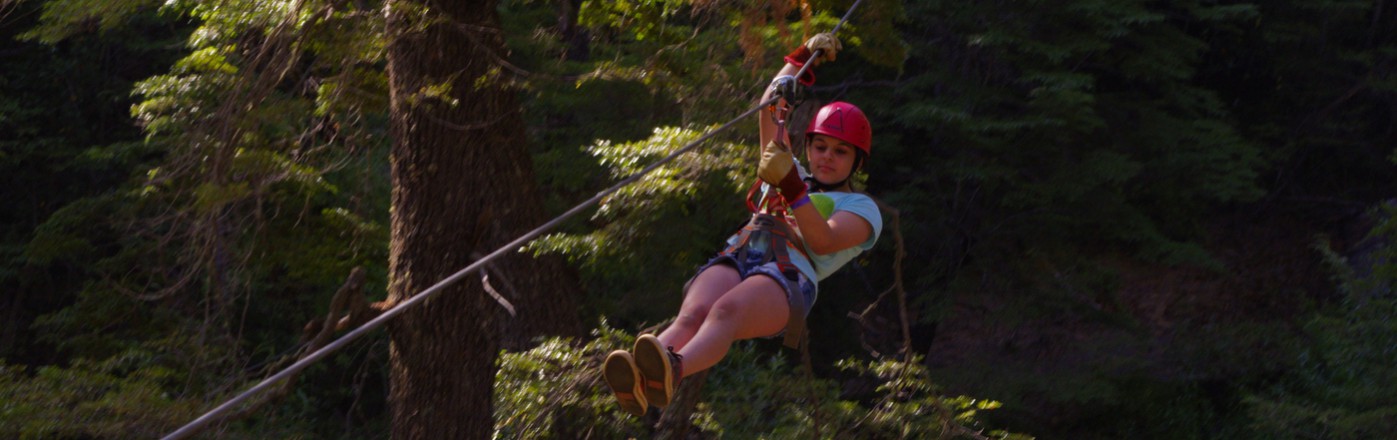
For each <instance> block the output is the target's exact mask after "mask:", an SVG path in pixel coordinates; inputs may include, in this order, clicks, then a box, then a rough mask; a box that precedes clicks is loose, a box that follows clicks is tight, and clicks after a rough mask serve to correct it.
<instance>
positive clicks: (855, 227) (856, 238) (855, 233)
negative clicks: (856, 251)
mask: <svg viewBox="0 0 1397 440" xmlns="http://www.w3.org/2000/svg"><path fill="white" fill-rule="evenodd" d="M794 214H795V218H796V224H798V225H800V235H801V236H802V237H804V238H805V247H806V248H808V249H810V252H814V253H816V254H820V255H828V254H832V253H835V252H839V251H842V250H845V249H848V248H851V247H854V246H858V245H859V244H861V243H863V242H865V241H868V238H869V237H872V236H873V225H871V224H869V223H868V220H866V219H864V218H863V217H860V216H859V215H858V214H854V213H852V212H849V211H835V212H834V214H833V215H831V216H830V217H829V220H825V218H824V217H822V216H820V211H819V210H817V209H815V204H814V203H805V204H803V205H801V206H799V207H797V208H796V209H795V210H794Z"/></svg>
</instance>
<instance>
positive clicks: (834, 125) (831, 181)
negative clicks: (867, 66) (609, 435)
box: [603, 34, 883, 416]
mask: <svg viewBox="0 0 1397 440" xmlns="http://www.w3.org/2000/svg"><path fill="white" fill-rule="evenodd" d="M840 48H841V46H840V43H839V40H837V39H835V38H834V36H833V35H831V34H819V35H816V36H815V37H813V38H811V39H810V40H809V41H807V42H806V43H805V44H804V45H802V46H801V47H800V48H798V49H796V50H795V51H794V52H792V53H791V54H790V55H787V56H786V58H785V60H786V65H785V66H784V67H782V68H781V71H780V72H779V73H777V75H776V78H775V79H774V80H773V82H772V87H771V88H769V89H768V90H767V91H766V93H765V94H764V95H763V96H762V100H761V101H760V102H766V100H768V99H770V98H771V97H772V96H773V93H775V92H776V91H778V90H780V89H782V88H791V87H794V84H793V82H794V81H795V79H794V78H792V77H791V75H794V74H795V73H796V72H798V71H799V70H800V68H801V66H803V65H804V63H806V62H810V61H813V62H815V63H817V64H818V63H819V62H821V61H833V60H834V58H835V52H836V51H838V50H839V49H840ZM816 51H819V55H820V56H819V57H818V58H816V59H814V60H812V59H811V58H812V56H811V54H812V53H815V52H816ZM800 81H801V82H802V83H805V84H807V85H808V84H810V83H812V82H813V74H812V75H807V76H806V77H803V78H801V80H800ZM783 96H789V95H783ZM761 113H762V114H761V145H764V146H765V147H764V148H763V150H762V160H761V164H760V165H759V167H758V175H759V176H760V177H761V179H762V180H763V181H764V182H765V183H766V184H765V185H764V187H763V189H765V190H776V189H779V191H780V197H781V198H782V199H784V202H785V205H786V207H787V208H786V213H787V214H786V215H785V216H784V220H785V222H778V223H783V224H780V225H777V227H778V228H780V227H781V226H786V227H787V228H788V229H787V228H781V229H784V230H783V231H781V232H783V234H780V235H782V236H783V237H785V238H787V239H788V240H778V241H768V240H769V239H768V238H767V237H769V236H770V235H771V234H753V235H750V236H749V235H748V234H745V233H740V234H735V235H734V236H733V237H731V238H729V239H728V244H729V247H728V250H727V251H724V252H723V253H721V254H719V255H718V256H717V257H714V258H713V259H712V260H710V261H709V262H708V263H707V264H706V265H704V266H703V267H702V268H700V269H699V271H698V273H697V274H696V275H694V277H693V278H692V279H691V280H690V281H689V282H688V284H686V285H685V296H684V302H683V305H682V306H681V307H680V310H679V314H678V315H677V316H676V317H675V319H674V323H673V324H671V325H670V326H669V327H668V328H666V329H665V330H664V331H663V332H661V333H660V334H659V335H658V336H657V335H651V334H646V335H641V336H640V337H639V338H637V340H636V343H635V347H634V348H633V349H632V351H629V352H628V351H626V350H616V351H614V352H612V353H611V354H610V355H608V356H607V358H606V361H605V363H604V364H603V376H604V377H605V378H606V381H607V384H608V385H610V386H611V389H612V392H613V393H614V394H615V395H616V400H617V402H618V403H619V405H620V407H621V408H622V409H623V410H625V411H626V412H629V413H631V414H635V415H636V416H641V415H644V414H645V411H646V410H647V409H648V407H649V405H655V406H657V407H660V408H663V407H665V406H666V405H668V404H669V402H670V400H671V399H672V398H673V396H674V393H675V390H676V389H677V388H678V386H679V381H680V379H682V378H684V377H685V376H687V375H691V374H694V373H697V372H700V371H703V370H705V369H708V368H709V367H712V366H713V365H714V364H717V363H718V361H719V360H721V359H722V358H723V356H725V355H726V354H727V352H728V349H729V348H730V347H731V346H732V343H733V342H734V341H738V340H744V339H753V338H760V337H771V336H777V335H780V334H781V333H782V332H783V330H784V329H786V326H787V322H788V321H789V320H790V319H791V318H792V316H791V315H792V314H793V313H800V314H801V315H800V316H798V317H797V318H798V319H802V320H803V318H804V315H805V314H808V313H809V311H810V305H811V304H813V303H814V302H815V297H816V286H815V281H817V280H820V279H824V278H825V277H826V276H828V275H829V274H831V273H833V272H834V271H836V270H838V269H839V268H840V267H842V266H843V265H844V264H845V263H848V262H849V261H850V260H852V259H853V258H854V257H856V256H858V254H859V253H861V252H862V251H864V250H867V249H870V248H872V247H873V244H874V242H875V241H877V239H878V234H879V232H881V230H882V227H883V220H882V215H881V214H879V212H878V207H877V205H876V204H875V203H874V202H873V200H872V199H871V198H869V197H868V196H866V195H863V194H860V193H856V192H854V191H853V190H852V188H850V186H849V180H850V178H851V177H852V176H853V174H854V172H855V171H857V170H858V169H859V168H861V167H862V166H863V164H864V163H865V162H866V161H867V160H868V155H869V152H870V144H871V142H872V130H871V128H870V127H869V124H868V119H867V118H866V117H865V116H864V114H863V112H862V111H861V110H859V108H858V107H855V106H853V105H852V104H849V103H845V102H834V103H831V104H829V105H826V106H824V107H823V108H821V109H820V110H819V111H818V112H817V113H816V115H815V117H814V118H813V119H812V120H811V122H810V126H809V127H808V128H807V129H806V132H805V137H806V161H807V162H808V163H809V166H810V172H809V173H806V172H805V170H804V169H803V168H801V167H800V166H799V164H797V163H795V161H794V159H793V158H792V156H791V154H790V152H789V151H787V150H786V148H785V145H788V143H787V142H785V141H786V140H785V139H783V138H784V135H785V133H782V132H781V130H780V129H779V128H778V127H777V125H776V123H775V122H774V121H773V120H772V117H771V114H770V113H768V110H763V111H762V112H761ZM806 181H809V186H807V185H806ZM755 217H756V216H754V218H755ZM778 218H779V217H778ZM749 238H750V239H749ZM781 246H786V249H785V251H786V252H784V254H785V255H780V257H781V258H773V254H778V252H777V251H778V249H776V247H781ZM773 260H775V261H773ZM793 305H794V306H793Z"/></svg>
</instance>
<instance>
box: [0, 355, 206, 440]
mask: <svg viewBox="0 0 1397 440" xmlns="http://www.w3.org/2000/svg"><path fill="white" fill-rule="evenodd" d="M152 354H153V353H149V352H146V353H127V354H126V355H127V356H136V357H143V356H151V355H152ZM120 360H121V358H113V359H112V360H111V361H107V362H103V363H89V362H80V363H78V364H77V365H74V366H72V367H69V368H59V367H43V368H40V369H38V371H35V372H32V373H31V372H28V371H25V369H24V368H23V367H17V366H10V365H5V364H4V363H0V401H3V402H4V403H0V436H4V437H5V438H18V439H39V438H80V437H96V438H122V437H132V436H137V437H159V436H161V435H164V434H165V432H164V430H166V429H169V427H171V426H176V425H177V424H179V423H182V421H184V420H188V419H192V418H193V417H197V416H198V414H197V413H196V412H195V411H196V410H197V408H200V407H201V406H202V402H199V401H197V400H193V401H179V400H172V399H171V398H170V395H169V393H168V392H166V389H168V388H169V387H170V386H171V385H172V384H176V383H178V382H180V380H181V378H180V377H178V376H177V375H176V374H175V372H174V371H172V370H170V369H167V368H160V367H154V366H149V367H143V368H137V369H128V368H124V367H123V366H121V365H117V364H119V363H120V362H119V361H120Z"/></svg>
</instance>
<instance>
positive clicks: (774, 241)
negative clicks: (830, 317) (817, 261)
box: [723, 213, 808, 350]
mask: <svg viewBox="0 0 1397 440" xmlns="http://www.w3.org/2000/svg"><path fill="white" fill-rule="evenodd" d="M790 237H791V229H790V227H788V226H787V225H786V222H785V221H784V220H782V219H781V218H779V217H777V216H774V215H771V214H762V213H759V214H756V215H754V216H752V221H751V222H749V223H747V226H745V227H743V228H742V232H741V233H740V235H739V236H738V238H737V241H736V242H735V243H733V245H732V246H728V248H727V250H724V251H723V253H724V254H729V255H732V256H733V257H734V258H736V259H737V260H738V261H740V262H744V263H745V262H746V261H747V256H748V255H749V252H750V251H753V250H755V251H761V252H762V253H763V254H762V260H761V261H760V262H759V264H766V263H770V262H772V261H775V262H776V267H777V269H779V270H780V271H781V274H782V275H784V276H785V277H786V280H787V281H788V285H789V286H792V287H793V288H792V289H791V291H790V292H787V295H786V303H787V304H788V305H789V306H790V316H789V317H787V319H786V333H785V336H784V338H785V339H784V341H783V343H784V344H785V345H786V346H787V347H790V348H792V349H796V350H799V349H800V348H801V343H802V342H803V340H804V339H805V330H806V329H805V297H804V296H803V295H801V294H800V291H799V283H800V270H799V269H797V268H796V266H795V264H793V263H791V256H790V254H789V253H788V250H787V244H788V243H790V241H791V239H790ZM807 258H808V256H807Z"/></svg>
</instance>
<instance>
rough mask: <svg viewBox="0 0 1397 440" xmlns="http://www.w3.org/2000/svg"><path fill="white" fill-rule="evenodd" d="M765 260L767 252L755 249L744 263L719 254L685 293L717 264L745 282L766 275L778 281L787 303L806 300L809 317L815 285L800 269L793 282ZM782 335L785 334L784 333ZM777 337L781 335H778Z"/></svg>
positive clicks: (731, 256) (735, 256)
mask: <svg viewBox="0 0 1397 440" xmlns="http://www.w3.org/2000/svg"><path fill="white" fill-rule="evenodd" d="M765 258H766V255H765V252H763V251H762V250H759V249H753V248H752V247H749V248H748V249H747V258H746V259H745V260H743V261H738V258H737V255H734V254H731V253H722V254H718V256H716V257H713V259H711V260H708V263H706V264H704V265H703V266H702V267H699V270H698V272H695V273H694V276H693V277H692V278H689V282H687V283H685V284H684V293H685V294H688V293H689V286H690V285H692V284H693V283H694V278H698V274H700V273H703V271H704V270H707V269H708V268H710V267H713V266H714V265H716V264H723V265H727V266H728V267H731V268H733V269H737V274H738V276H740V277H742V279H743V280H746V279H747V277H750V276H752V275H766V276H767V277H770V278H771V279H773V280H776V284H778V285H780V286H781V290H784V291H786V302H787V303H789V302H790V300H791V295H796V294H799V295H801V298H804V299H805V301H803V303H804V304H805V315H806V316H809V315H810V307H811V306H812V305H814V304H815V283H812V282H810V279H809V278H806V277H805V274H804V273H802V272H800V270H798V269H797V270H796V279H797V280H798V281H795V282H792V281H791V280H790V279H789V278H786V276H785V275H784V274H782V273H781V269H780V267H778V266H777V264H776V261H775V260H772V261H771V262H768V263H766V264H762V260H763V259H765ZM782 333H784V331H783V332H782ZM777 335H780V334H779V333H778V334H777Z"/></svg>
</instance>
